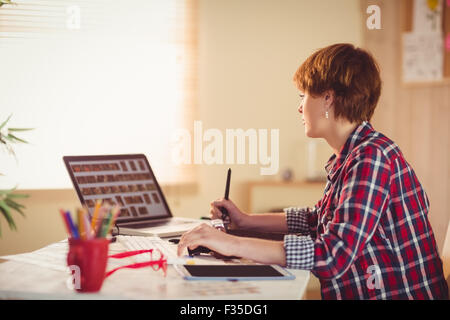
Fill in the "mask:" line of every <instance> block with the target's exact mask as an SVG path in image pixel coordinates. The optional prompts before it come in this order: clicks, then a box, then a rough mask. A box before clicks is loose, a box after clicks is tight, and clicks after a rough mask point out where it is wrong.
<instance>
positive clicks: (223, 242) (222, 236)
mask: <svg viewBox="0 0 450 320" xmlns="http://www.w3.org/2000/svg"><path fill="white" fill-rule="evenodd" d="M235 239H236V237H234V236H232V235H229V234H226V233H225V232H222V231H220V230H217V229H216V228H214V227H212V226H210V225H208V224H206V223H203V224H201V225H199V226H197V227H195V228H194V229H192V230H190V231H188V232H186V233H185V234H183V236H182V237H181V239H180V242H179V243H178V250H177V253H178V256H181V255H182V254H183V251H184V249H185V248H189V249H191V250H193V249H195V248H197V247H198V246H204V247H207V248H208V249H210V250H212V251H215V252H217V253H219V254H222V255H224V256H231V255H233V254H234V253H235V249H236V248H237V241H236V240H235Z"/></svg>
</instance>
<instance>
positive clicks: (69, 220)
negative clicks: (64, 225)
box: [65, 211, 80, 239]
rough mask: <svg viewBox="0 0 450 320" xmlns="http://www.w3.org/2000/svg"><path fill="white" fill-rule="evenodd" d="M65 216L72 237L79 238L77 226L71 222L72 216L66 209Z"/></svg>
mask: <svg viewBox="0 0 450 320" xmlns="http://www.w3.org/2000/svg"><path fill="white" fill-rule="evenodd" d="M65 216H66V218H67V221H68V222H69V226H70V230H72V238H74V239H79V238H80V234H79V233H78V229H77V227H76V226H75V224H74V223H73V220H72V216H71V214H70V211H66V214H65Z"/></svg>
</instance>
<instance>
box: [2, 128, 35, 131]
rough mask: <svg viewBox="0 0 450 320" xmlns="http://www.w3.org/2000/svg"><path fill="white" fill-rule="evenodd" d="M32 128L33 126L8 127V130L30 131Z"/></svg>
mask: <svg viewBox="0 0 450 320" xmlns="http://www.w3.org/2000/svg"><path fill="white" fill-rule="evenodd" d="M30 130H34V128H8V131H30Z"/></svg>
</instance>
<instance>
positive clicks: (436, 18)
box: [413, 0, 443, 33]
mask: <svg viewBox="0 0 450 320" xmlns="http://www.w3.org/2000/svg"><path fill="white" fill-rule="evenodd" d="M442 1H443V0H414V9H413V12H414V13H413V32H414V33H430V32H442Z"/></svg>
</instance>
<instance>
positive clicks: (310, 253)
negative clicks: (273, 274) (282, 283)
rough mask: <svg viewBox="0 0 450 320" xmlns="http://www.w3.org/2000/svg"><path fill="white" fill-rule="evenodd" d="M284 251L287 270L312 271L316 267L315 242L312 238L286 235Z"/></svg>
mask: <svg viewBox="0 0 450 320" xmlns="http://www.w3.org/2000/svg"><path fill="white" fill-rule="evenodd" d="M284 250H285V252H286V267H287V268H290V269H303V270H311V269H312V268H313V267H314V241H313V240H312V239H311V237H310V236H297V235H294V234H288V235H285V236H284Z"/></svg>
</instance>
